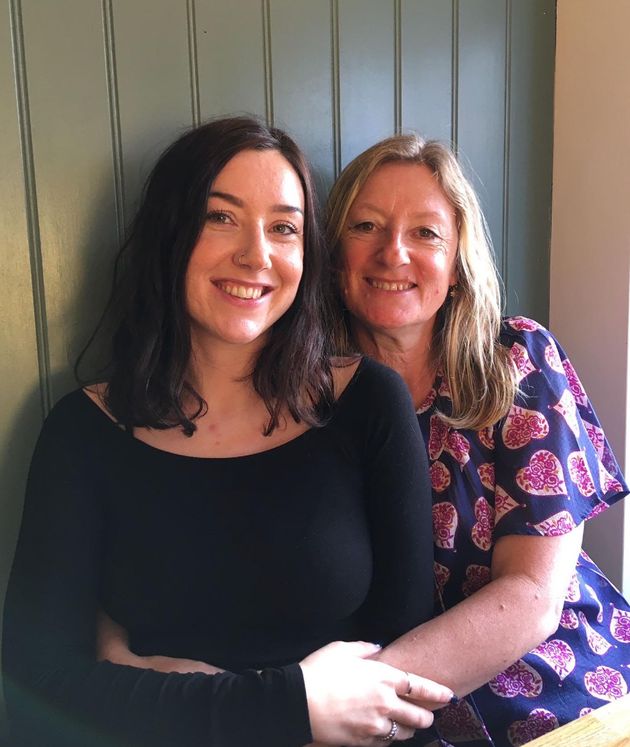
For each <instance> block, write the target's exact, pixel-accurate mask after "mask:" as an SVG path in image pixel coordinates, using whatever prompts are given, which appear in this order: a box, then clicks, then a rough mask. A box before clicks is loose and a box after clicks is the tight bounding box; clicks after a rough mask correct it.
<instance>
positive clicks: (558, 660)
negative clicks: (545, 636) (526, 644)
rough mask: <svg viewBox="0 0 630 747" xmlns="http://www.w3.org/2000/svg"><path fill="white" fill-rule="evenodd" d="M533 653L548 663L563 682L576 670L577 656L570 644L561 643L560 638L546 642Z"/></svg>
mask: <svg viewBox="0 0 630 747" xmlns="http://www.w3.org/2000/svg"><path fill="white" fill-rule="evenodd" d="M531 653H532V654H534V656H539V657H540V658H541V659H542V660H543V661H545V662H547V664H549V666H550V667H551V668H552V669H553V670H554V672H555V673H556V674H557V675H558V677H560V679H561V680H563V679H564V678H565V677H568V676H569V675H570V674H571V672H572V671H573V670H574V669H575V654H574V653H573V649H572V648H571V646H569V644H568V643H565V642H564V641H561V640H560V639H559V638H553V639H552V640H550V641H544V642H543V643H541V644H540V646H537V647H536V648H535V649H534V650H533V651H532V652H531Z"/></svg>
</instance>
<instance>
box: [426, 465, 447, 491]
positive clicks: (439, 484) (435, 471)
mask: <svg viewBox="0 0 630 747" xmlns="http://www.w3.org/2000/svg"><path fill="white" fill-rule="evenodd" d="M429 475H430V477H431V486H432V487H433V490H435V492H436V493H443V492H444V491H445V490H446V488H448V486H449V485H450V484H451V473H450V472H449V470H448V467H447V466H446V465H445V464H443V463H442V462H439V461H438V462H433V464H432V465H431V466H430V467H429Z"/></svg>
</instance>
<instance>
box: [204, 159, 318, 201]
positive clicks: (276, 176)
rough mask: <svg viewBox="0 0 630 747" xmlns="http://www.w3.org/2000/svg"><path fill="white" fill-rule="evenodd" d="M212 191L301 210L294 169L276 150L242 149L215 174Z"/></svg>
mask: <svg viewBox="0 0 630 747" xmlns="http://www.w3.org/2000/svg"><path fill="white" fill-rule="evenodd" d="M212 191H216V192H225V193H229V194H234V195H235V196H237V197H243V198H248V197H249V198H250V199H254V198H255V199H264V198H265V197H268V198H269V199H270V201H272V202H274V203H275V202H281V203H283V204H284V203H286V204H287V205H294V206H296V207H300V208H302V209H303V207H304V192H303V190H302V184H301V182H300V179H299V177H298V175H297V172H296V171H295V169H294V168H293V166H291V164H290V163H289V162H288V161H287V159H286V158H285V157H284V156H283V155H282V153H280V152H279V151H277V150H271V149H269V150H242V151H241V152H240V153H237V154H236V155H235V156H234V157H233V158H231V159H230V160H229V161H228V162H227V163H226V164H225V166H224V167H223V168H222V169H221V171H220V172H219V173H218V174H217V176H216V178H215V180H214V182H213V184H212Z"/></svg>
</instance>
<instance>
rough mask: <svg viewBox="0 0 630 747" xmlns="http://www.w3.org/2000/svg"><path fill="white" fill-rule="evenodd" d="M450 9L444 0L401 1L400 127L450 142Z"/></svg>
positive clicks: (448, 3) (451, 31)
mask: <svg viewBox="0 0 630 747" xmlns="http://www.w3.org/2000/svg"><path fill="white" fill-rule="evenodd" d="M452 16H453V13H452V6H451V3H450V2H445V0H402V72H403V77H402V125H403V128H404V129H411V130H415V131H416V132H418V133H419V134H421V135H423V136H424V137H426V138H432V139H437V140H442V141H444V142H447V143H448V142H450V140H451V97H452V62H453V51H452V42H453V29H452V21H453V18H452Z"/></svg>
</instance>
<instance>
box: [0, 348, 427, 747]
mask: <svg viewBox="0 0 630 747" xmlns="http://www.w3.org/2000/svg"><path fill="white" fill-rule="evenodd" d="M430 498H431V494H430V485H429V481H428V471H427V465H426V456H425V450H424V448H423V447H422V441H421V435H420V431H419V428H418V423H417V420H416V417H415V415H414V412H413V407H412V405H411V402H410V398H409V394H408V392H407V389H406V387H405V385H404V384H403V382H402V380H401V379H400V378H399V377H398V375H397V374H395V373H394V372H393V371H390V370H389V369H386V368H384V367H383V366H380V365H379V364H377V363H375V362H373V361H370V360H368V359H364V360H363V361H362V362H361V364H360V365H359V368H358V369H357V372H356V373H355V375H354V377H353V379H352V380H351V382H350V384H349V385H348V387H347V388H346V390H345V391H344V392H343V394H342V395H341V397H340V398H339V401H338V402H337V405H336V407H335V411H334V414H333V417H332V419H331V421H330V422H329V423H328V424H327V425H326V426H324V427H322V428H317V429H312V430H309V431H306V432H305V433H303V434H302V435H300V436H298V437H297V438H295V439H294V440H293V441H290V442H288V443H286V444H284V445H281V446H278V447H276V448H273V449H270V450H269V451H265V452H261V453H258V454H252V455H249V456H242V457H234V458H198V457H187V456H180V455H176V454H172V453H170V452H165V451H161V450H159V449H156V448H154V447H151V446H149V445H147V444H145V443H143V442H141V441H139V440H137V439H135V438H134V437H133V436H132V435H131V434H129V433H127V432H125V431H123V430H121V429H120V428H119V427H118V426H117V425H116V424H114V423H113V422H112V421H111V420H110V419H109V418H108V417H107V416H106V415H105V414H104V413H103V412H102V411H101V410H100V408H99V407H97V405H96V404H95V403H94V402H93V401H92V400H91V399H89V398H88V397H87V396H86V395H85V394H84V393H83V392H82V391H80V390H79V391H76V392H73V393H72V394H70V395H68V396H66V397H65V398H64V399H62V400H61V401H60V402H59V403H58V404H57V405H56V407H55V408H54V409H53V411H52V412H51V414H50V416H49V417H48V419H47V420H46V423H45V425H44V428H43V430H42V433H41V435H40V438H39V442H38V444H37V447H36V450H35V455H34V457H33V462H32V464H31V471H30V474H29V480H28V488H27V495H26V502H25V508H24V517H23V523H22V529H21V534H20V539H19V542H18V549H17V552H16V558H15V562H14V566H13V571H12V575H11V580H10V584H9V591H8V595H7V600H6V607H5V630H4V644H3V649H4V650H3V665H4V668H5V681H6V685H5V687H6V695H7V703H8V707H9V714H10V719H11V721H12V724H13V728H14V730H15V732H16V735H19V736H20V738H21V739H22V740H23V742H21V743H23V744H28V745H35V744H36V745H37V747H43V745H64V747H66V745H82V746H83V745H87V744H90V745H99V744H103V745H123V744H124V745H134V747H135V746H137V745H151V747H156V745H174V744H177V745H181V746H182V747H188V746H189V745H190V746H191V747H193V746H194V747H197V746H201V745H204V746H206V747H208V746H212V745H222V746H223V745H238V747H251V746H252V745H254V744H255V745H258V746H262V745H273V746H274V747H298V746H299V745H303V744H305V743H306V742H309V741H311V733H310V727H309V720H308V708H307V704H306V697H305V691H304V683H303V679H302V673H301V669H300V668H299V666H298V665H297V664H296V663H295V662H298V661H300V660H301V659H302V658H303V657H304V656H305V655H306V654H308V653H310V652H311V651H313V650H314V649H316V648H319V647H320V646H322V645H324V644H326V643H328V642H330V641H333V640H338V639H342V640H356V639H362V640H368V641H376V642H379V643H387V642H388V641H390V640H392V639H393V638H395V637H396V636H398V635H400V634H401V633H403V632H405V631H406V630H408V629H410V628H411V627H413V626H415V625H417V624H419V623H420V622H423V621H424V620H426V619H428V618H429V617H430V616H431V614H432V600H433V594H432V585H433V582H432V543H431V514H430V510H431V509H430ZM99 604H100V605H102V606H103V608H104V609H105V610H106V611H107V612H108V613H109V614H110V615H111V616H112V617H113V618H114V619H115V620H117V621H118V622H120V623H121V624H122V625H124V626H125V627H126V628H127V629H128V630H129V632H130V639H131V646H132V649H133V650H134V651H135V652H136V653H139V654H143V655H148V654H163V655H170V656H179V657H187V658H193V659H200V660H204V661H207V662H208V663H211V664H215V665H217V666H221V667H224V668H226V669H228V670H230V672H226V673H225V674H220V675H215V676H208V675H204V674H189V675H184V674H163V673H160V672H154V671H151V670H140V669H136V668H133V667H123V666H118V665H113V664H110V663H109V662H102V663H97V662H96V661H95V655H94V637H95V613H96V610H97V607H98V605H99ZM247 668H250V669H247ZM257 669H261V670H262V673H260V674H258V673H257V672H256V671H255V670H257ZM43 704H45V706H44V705H43ZM42 735H45V737H44V736H42ZM99 739H102V740H103V741H102V742H101V741H99Z"/></svg>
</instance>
